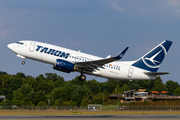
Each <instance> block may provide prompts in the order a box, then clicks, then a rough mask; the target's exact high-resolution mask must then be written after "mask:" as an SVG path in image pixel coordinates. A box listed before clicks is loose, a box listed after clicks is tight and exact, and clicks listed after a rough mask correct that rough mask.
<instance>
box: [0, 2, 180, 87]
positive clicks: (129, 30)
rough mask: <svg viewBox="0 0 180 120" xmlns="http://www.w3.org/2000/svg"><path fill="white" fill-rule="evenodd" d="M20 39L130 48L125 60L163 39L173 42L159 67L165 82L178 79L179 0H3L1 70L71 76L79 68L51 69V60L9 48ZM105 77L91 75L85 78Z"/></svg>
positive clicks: (112, 51)
mask: <svg viewBox="0 0 180 120" xmlns="http://www.w3.org/2000/svg"><path fill="white" fill-rule="evenodd" d="M19 40H35V41H40V42H45V43H50V44H54V45H57V46H61V47H66V48H69V49H73V50H77V51H78V50H81V52H85V53H88V54H92V55H96V56H100V57H103V58H105V57H107V56H108V55H112V56H115V55H116V54H117V53H119V52H120V51H121V50H123V49H124V48H125V47H129V49H128V51H127V53H126V54H125V56H124V57H123V58H122V59H121V60H122V61H132V60H136V59H138V58H140V57H141V56H143V55H144V54H145V53H147V52H148V51H149V50H151V49H152V48H154V47H155V46H156V45H158V44H159V43H161V42H162V41H164V40H171V41H173V44H172V46H171V48H170V50H169V52H168V55H167V56H166V58H165V59H164V61H163V63H162V64H161V67H160V68H159V72H170V73H171V74H169V75H164V76H161V78H162V80H163V82H164V83H165V82H166V81H168V80H173V81H175V82H178V83H179V84H180V74H179V69H180V64H179V62H180V61H179V60H180V54H179V52H180V0H149V1H147V0H146V1H145V0H0V43H1V44H0V46H1V47H0V51H2V54H1V62H0V71H5V72H7V73H8V74H16V73H17V72H22V73H24V74H25V75H31V76H33V77H36V76H38V75H40V74H43V75H44V74H45V73H57V74H58V75H60V76H62V77H64V79H65V80H72V79H74V78H75V77H76V76H79V75H80V73H77V72H73V73H70V74H67V73H63V72H60V71H56V70H53V66H52V65H46V64H44V63H40V62H37V61H33V60H29V59H26V64H25V65H24V66H23V65H22V64H21V61H22V59H20V58H18V57H16V55H15V54H14V53H13V52H12V51H10V50H9V49H8V48H7V45H8V44H9V43H13V42H17V41H19ZM92 79H96V80H97V81H98V82H106V81H107V79H106V78H100V77H95V76H89V75H87V80H92Z"/></svg>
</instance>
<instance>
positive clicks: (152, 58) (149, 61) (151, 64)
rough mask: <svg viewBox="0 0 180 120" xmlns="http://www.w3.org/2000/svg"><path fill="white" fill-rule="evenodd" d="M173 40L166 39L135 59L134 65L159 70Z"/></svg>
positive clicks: (152, 70)
mask: <svg viewBox="0 0 180 120" xmlns="http://www.w3.org/2000/svg"><path fill="white" fill-rule="evenodd" d="M171 44H172V41H168V40H165V41H163V42H162V43H161V44H159V45H158V46H156V47H155V48H153V49H152V50H151V51H149V52H148V53H146V54H145V55H144V56H142V57H141V58H140V59H138V60H137V61H135V63H133V64H132V66H135V67H138V68H141V69H144V70H147V71H150V72H157V70H158V68H159V67H160V65H161V63H162V61H163V60H164V58H165V56H166V54H167V52H168V50H169V48H170V47H171Z"/></svg>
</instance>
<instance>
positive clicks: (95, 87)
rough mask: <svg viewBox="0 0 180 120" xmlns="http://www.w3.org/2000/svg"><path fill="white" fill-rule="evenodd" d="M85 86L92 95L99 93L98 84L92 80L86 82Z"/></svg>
mask: <svg viewBox="0 0 180 120" xmlns="http://www.w3.org/2000/svg"><path fill="white" fill-rule="evenodd" d="M87 85H88V87H89V89H90V91H91V92H92V93H94V94H97V93H99V92H101V88H100V86H99V83H98V82H97V81H96V80H94V79H93V80H90V81H88V82H87Z"/></svg>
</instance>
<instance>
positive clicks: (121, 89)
mask: <svg viewBox="0 0 180 120" xmlns="http://www.w3.org/2000/svg"><path fill="white" fill-rule="evenodd" d="M128 90H130V87H129V86H128V85H127V84H124V85H123V86H122V87H117V93H119V94H123V93H124V91H128Z"/></svg>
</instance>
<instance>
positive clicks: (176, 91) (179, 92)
mask: <svg viewBox="0 0 180 120" xmlns="http://www.w3.org/2000/svg"><path fill="white" fill-rule="evenodd" d="M174 95H177V96H180V87H178V88H176V89H175V90H174Z"/></svg>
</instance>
